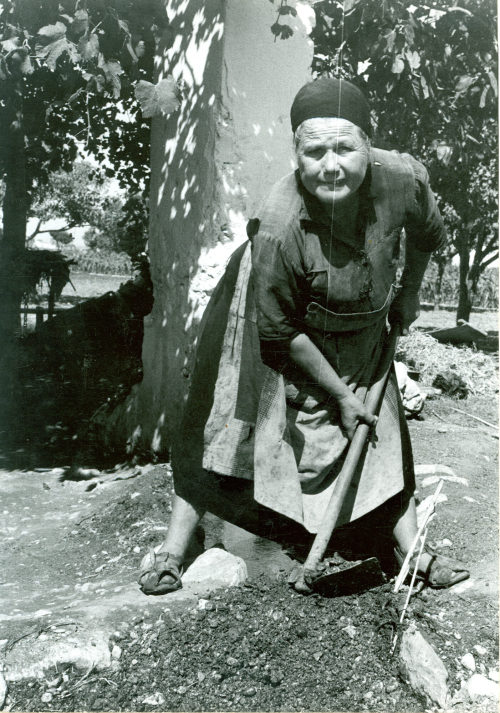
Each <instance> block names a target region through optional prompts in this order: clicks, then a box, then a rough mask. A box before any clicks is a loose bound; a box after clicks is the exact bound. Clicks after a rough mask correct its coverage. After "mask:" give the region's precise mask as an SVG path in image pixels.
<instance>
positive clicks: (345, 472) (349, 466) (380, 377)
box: [303, 324, 401, 579]
mask: <svg viewBox="0 0 500 713" xmlns="http://www.w3.org/2000/svg"><path fill="white" fill-rule="evenodd" d="M400 331H401V329H400V326H399V325H398V324H395V325H394V326H393V327H392V329H391V331H390V333H389V335H388V337H387V341H386V344H385V345H384V348H383V350H382V355H381V357H380V362H379V364H378V365H377V370H376V380H375V381H374V383H373V385H372V386H371V387H370V390H369V392H368V396H367V398H366V400H365V406H366V407H367V409H368V411H370V413H375V412H376V411H377V409H378V407H379V404H380V403H381V401H382V398H383V395H384V391H385V386H386V383H387V378H388V376H389V371H390V368H391V365H392V361H393V358H394V353H395V351H396V345H397V340H398V337H399V334H400ZM370 428H371V426H368V425H367V424H365V423H360V424H358V426H357V427H356V431H355V433H354V436H353V439H352V441H351V444H350V446H349V450H348V452H347V456H346V459H345V461H344V465H343V466H342V470H341V471H340V473H339V475H338V478H337V485H336V487H335V490H334V492H333V493H332V497H331V499H330V502H329V504H328V507H327V509H326V512H325V515H324V517H323V520H322V522H321V525H320V527H319V530H318V533H317V535H316V537H315V539H314V542H313V544H312V547H311V551H310V552H309V555H308V557H307V559H306V561H305V563H304V570H303V571H304V577H305V579H307V577H308V575H309V576H311V575H314V573H315V572H316V567H317V565H318V563H319V562H320V560H321V559H322V558H323V555H324V554H325V550H326V548H327V545H328V542H329V541H330V537H331V536H332V532H333V531H334V529H335V526H336V524H337V520H338V517H339V514H340V511H341V509H342V505H343V503H344V500H345V498H346V495H347V491H348V489H349V486H350V484H351V481H352V478H353V475H354V472H355V470H356V467H357V465H358V461H359V458H360V456H361V453H362V451H363V448H364V446H365V443H366V439H367V437H368V433H369V431H370Z"/></svg>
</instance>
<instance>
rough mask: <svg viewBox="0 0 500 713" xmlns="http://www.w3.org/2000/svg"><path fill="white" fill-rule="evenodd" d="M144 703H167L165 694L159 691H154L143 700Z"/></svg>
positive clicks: (159, 704)
mask: <svg viewBox="0 0 500 713" xmlns="http://www.w3.org/2000/svg"><path fill="white" fill-rule="evenodd" d="M143 703H144V704H145V705H147V706H162V705H163V704H164V703H165V696H163V694H161V693H160V692H159V691H157V692H156V693H152V694H151V695H150V696H147V698H145V699H144V700H143Z"/></svg>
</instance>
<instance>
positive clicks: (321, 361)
mask: <svg viewBox="0 0 500 713" xmlns="http://www.w3.org/2000/svg"><path fill="white" fill-rule="evenodd" d="M290 358H291V359H292V361H293V362H294V364H296V365H297V366H299V367H300V368H301V369H302V371H304V372H305V373H306V374H307V376H309V377H310V378H311V379H312V380H313V381H314V382H315V383H316V384H318V385H319V386H321V387H322V388H323V389H324V390H325V391H327V392H328V393H329V394H330V395H331V396H333V397H334V398H335V399H337V400H340V399H342V398H343V397H345V396H348V395H349V394H351V395H352V391H351V390H350V388H349V387H348V386H347V385H346V384H345V383H344V382H343V381H342V379H341V378H340V376H339V375H338V374H337V372H336V371H335V369H334V368H333V367H332V365H331V364H330V363H329V362H328V361H327V360H326V359H325V357H324V356H323V354H322V353H321V352H320V350H319V349H318V347H317V346H316V345H315V344H314V342H312V341H311V340H310V339H309V337H308V336H307V334H298V335H297V336H296V337H294V338H293V339H292V341H291V342H290Z"/></svg>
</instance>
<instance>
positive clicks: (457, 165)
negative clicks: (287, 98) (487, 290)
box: [285, 0, 498, 319]
mask: <svg viewBox="0 0 500 713" xmlns="http://www.w3.org/2000/svg"><path fill="white" fill-rule="evenodd" d="M285 7H286V6H285ZM314 9H315V13H316V20H317V21H316V27H315V29H314V31H313V35H312V37H313V40H314V45H315V55H314V62H313V69H314V70H315V72H316V73H318V74H331V75H336V76H343V77H345V78H348V79H350V80H351V81H353V82H354V83H355V84H357V85H358V86H360V87H361V88H362V89H363V91H364V92H365V93H366V94H367V95H368V96H369V99H370V103H371V106H372V108H373V120H374V123H375V125H376V135H377V144H378V145H379V146H381V147H382V148H389V149H392V148H396V149H398V150H402V151H408V152H410V153H412V154H414V155H415V156H416V157H417V158H420V159H421V160H423V161H424V163H425V164H426V166H427V168H428V169H429V172H430V174H431V178H432V184H433V187H434V189H435V190H436V192H437V193H438V194H439V195H440V197H441V199H442V204H443V205H446V206H448V207H449V208H448V209H447V210H448V214H449V215H451V214H454V215H455V216H456V221H455V222H454V223H453V224H452V225H451V230H450V232H451V234H452V238H453V242H454V249H455V250H456V252H457V253H458V255H459V259H460V294H459V306H458V312H457V318H463V319H468V317H469V314H470V309H471V292H472V293H473V292H474V289H476V288H477V281H478V279H479V276H480V275H481V273H482V272H483V271H484V270H485V269H486V268H487V267H488V265H490V264H491V262H492V261H494V260H495V259H496V258H497V257H498V238H497V235H498V234H497V227H496V226H497V218H496V194H497V186H498V179H497V176H498V168H497V123H496V122H497V111H498V106H497V94H498V89H497V78H496V77H497V38H496V27H497V23H496V3H495V2H494V0H463V1H462V2H461V3H460V6H457V5H456V4H455V3H454V1H453V0H440V2H439V3H436V2H432V3H426V4H424V3H422V2H418V1H417V2H414V1H413V0H384V2H380V0H343V1H340V0H320V2H316V3H315V5H314ZM447 210H445V211H444V212H445V215H446V212H447ZM472 255H474V257H472Z"/></svg>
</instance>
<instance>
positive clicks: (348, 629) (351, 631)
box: [342, 624, 356, 639]
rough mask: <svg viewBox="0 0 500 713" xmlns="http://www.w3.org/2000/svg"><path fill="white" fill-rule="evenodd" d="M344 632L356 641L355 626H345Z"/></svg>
mask: <svg viewBox="0 0 500 713" xmlns="http://www.w3.org/2000/svg"><path fill="white" fill-rule="evenodd" d="M342 631H345V633H346V634H347V636H348V637H349V638H350V639H354V638H355V636H356V627H355V626H353V625H352V624H348V625H347V626H344V628H343V629H342Z"/></svg>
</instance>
